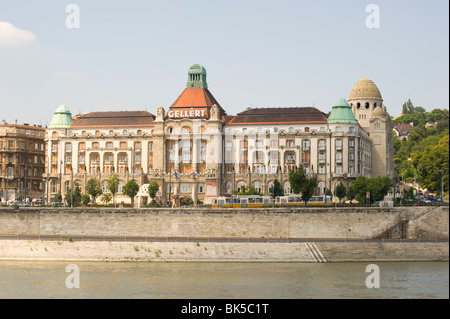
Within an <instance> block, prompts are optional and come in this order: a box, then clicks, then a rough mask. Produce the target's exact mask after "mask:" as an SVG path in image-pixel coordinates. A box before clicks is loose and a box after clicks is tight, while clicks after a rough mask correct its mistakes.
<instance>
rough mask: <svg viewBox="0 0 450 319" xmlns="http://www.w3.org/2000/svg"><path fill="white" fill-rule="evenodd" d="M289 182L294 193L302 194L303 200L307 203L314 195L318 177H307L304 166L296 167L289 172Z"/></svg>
mask: <svg viewBox="0 0 450 319" xmlns="http://www.w3.org/2000/svg"><path fill="white" fill-rule="evenodd" d="M289 183H290V184H291V188H292V191H293V193H294V194H300V193H301V194H302V200H303V201H304V202H305V204H306V203H307V202H308V201H309V200H310V199H311V197H312V195H314V191H315V189H316V187H317V178H316V176H315V175H313V176H311V177H307V176H306V173H305V170H304V169H303V167H302V166H300V167H296V168H295V170H293V171H291V172H290V173H289Z"/></svg>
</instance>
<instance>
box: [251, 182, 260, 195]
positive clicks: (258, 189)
mask: <svg viewBox="0 0 450 319" xmlns="http://www.w3.org/2000/svg"><path fill="white" fill-rule="evenodd" d="M253 188H254V189H255V191H257V192H258V193H261V191H262V184H261V182H260V181H254V182H253Z"/></svg>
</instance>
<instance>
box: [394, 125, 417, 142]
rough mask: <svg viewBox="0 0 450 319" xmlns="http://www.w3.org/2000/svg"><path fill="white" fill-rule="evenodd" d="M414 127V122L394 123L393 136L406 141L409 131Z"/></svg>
mask: <svg viewBox="0 0 450 319" xmlns="http://www.w3.org/2000/svg"><path fill="white" fill-rule="evenodd" d="M413 127H414V123H412V122H411V123H400V124H395V125H394V134H395V137H396V138H398V139H401V140H404V141H406V140H407V139H408V136H409V132H411V129H412V128H413Z"/></svg>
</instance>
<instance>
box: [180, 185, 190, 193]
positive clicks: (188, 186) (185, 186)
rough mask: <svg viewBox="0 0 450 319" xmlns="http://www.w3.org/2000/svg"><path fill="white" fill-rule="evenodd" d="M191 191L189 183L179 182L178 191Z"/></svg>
mask: <svg viewBox="0 0 450 319" xmlns="http://www.w3.org/2000/svg"><path fill="white" fill-rule="evenodd" d="M190 192H191V184H188V183H181V184H180V193H190Z"/></svg>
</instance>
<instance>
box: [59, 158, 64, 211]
mask: <svg viewBox="0 0 450 319" xmlns="http://www.w3.org/2000/svg"><path fill="white" fill-rule="evenodd" d="M60 164H61V165H60V166H59V196H58V205H59V206H61V199H62V193H61V182H62V181H61V178H62V176H61V170H62V165H63V162H62V161H61V163H60Z"/></svg>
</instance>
